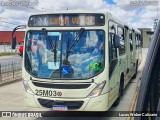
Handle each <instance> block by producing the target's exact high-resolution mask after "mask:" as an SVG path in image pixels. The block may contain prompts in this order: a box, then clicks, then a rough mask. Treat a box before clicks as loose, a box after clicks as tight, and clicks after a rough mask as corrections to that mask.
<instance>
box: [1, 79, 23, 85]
mask: <svg viewBox="0 0 160 120" xmlns="http://www.w3.org/2000/svg"><path fill="white" fill-rule="evenodd" d="M21 80H22V78H19V79H15V80H10V81H7V82H4V83H0V87H1V86H4V85H8V84H11V83H15V82H18V81H21Z"/></svg>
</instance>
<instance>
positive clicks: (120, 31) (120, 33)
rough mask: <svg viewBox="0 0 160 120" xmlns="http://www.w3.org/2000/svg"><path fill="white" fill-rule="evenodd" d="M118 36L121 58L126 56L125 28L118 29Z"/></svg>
mask: <svg viewBox="0 0 160 120" xmlns="http://www.w3.org/2000/svg"><path fill="white" fill-rule="evenodd" d="M118 36H119V37H120V48H119V55H120V56H121V55H124V54H125V39H124V28H122V27H118Z"/></svg>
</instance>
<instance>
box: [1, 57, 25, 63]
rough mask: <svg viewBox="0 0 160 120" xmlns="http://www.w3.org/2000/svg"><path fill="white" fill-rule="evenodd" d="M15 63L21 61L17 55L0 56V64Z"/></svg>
mask: <svg viewBox="0 0 160 120" xmlns="http://www.w3.org/2000/svg"><path fill="white" fill-rule="evenodd" d="M12 61H13V62H15V61H22V57H20V56H19V55H13V56H0V63H9V62H12Z"/></svg>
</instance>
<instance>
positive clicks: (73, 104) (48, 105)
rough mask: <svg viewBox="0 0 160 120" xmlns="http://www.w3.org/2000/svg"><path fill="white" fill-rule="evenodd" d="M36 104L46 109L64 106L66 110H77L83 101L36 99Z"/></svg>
mask: <svg viewBox="0 0 160 120" xmlns="http://www.w3.org/2000/svg"><path fill="white" fill-rule="evenodd" d="M38 102H39V103H40V105H41V106H43V107H46V108H52V106H53V105H64V106H67V107H68V109H79V108H80V107H81V106H82V105H83V103H84V102H83V101H54V100H47V99H41V98H38Z"/></svg>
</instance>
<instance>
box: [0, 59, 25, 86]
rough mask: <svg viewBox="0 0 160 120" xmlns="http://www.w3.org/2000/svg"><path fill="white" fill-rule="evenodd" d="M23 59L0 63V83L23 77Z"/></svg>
mask: <svg viewBox="0 0 160 120" xmlns="http://www.w3.org/2000/svg"><path fill="white" fill-rule="evenodd" d="M21 67H22V61H12V62H5V63H0V83H1V84H2V83H6V82H9V81H14V80H18V79H21V78H22V74H21V72H22V70H21Z"/></svg>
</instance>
